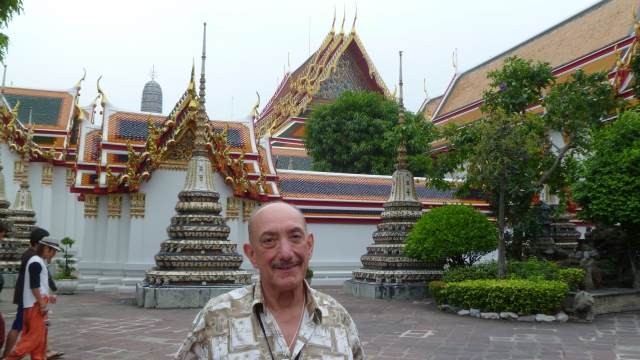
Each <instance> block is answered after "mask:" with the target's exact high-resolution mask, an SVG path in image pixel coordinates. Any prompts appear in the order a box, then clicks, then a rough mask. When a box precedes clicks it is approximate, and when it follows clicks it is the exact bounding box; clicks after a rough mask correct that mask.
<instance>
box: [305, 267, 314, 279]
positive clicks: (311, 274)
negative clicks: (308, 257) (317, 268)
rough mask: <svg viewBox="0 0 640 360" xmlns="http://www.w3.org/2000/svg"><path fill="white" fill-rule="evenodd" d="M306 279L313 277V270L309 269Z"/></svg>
mask: <svg viewBox="0 0 640 360" xmlns="http://www.w3.org/2000/svg"><path fill="white" fill-rule="evenodd" d="M305 277H308V278H310V277H313V270H311V268H307V273H306V274H305Z"/></svg>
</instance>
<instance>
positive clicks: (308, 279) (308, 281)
mask: <svg viewBox="0 0 640 360" xmlns="http://www.w3.org/2000/svg"><path fill="white" fill-rule="evenodd" d="M304 279H305V280H307V284H309V286H311V279H313V276H311V277H308V278H304Z"/></svg>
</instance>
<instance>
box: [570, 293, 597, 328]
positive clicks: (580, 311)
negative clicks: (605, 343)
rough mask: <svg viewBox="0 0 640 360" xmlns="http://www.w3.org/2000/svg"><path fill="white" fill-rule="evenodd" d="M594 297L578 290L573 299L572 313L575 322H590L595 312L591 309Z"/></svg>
mask: <svg viewBox="0 0 640 360" xmlns="http://www.w3.org/2000/svg"><path fill="white" fill-rule="evenodd" d="M594 303H595V299H594V298H593V296H591V294H589V293H588V292H585V291H580V292H579V293H577V294H576V297H575V298H574V300H573V314H574V315H575V319H576V321H577V322H592V321H593V319H594V318H595V316H596V314H595V312H594V311H593V304H594Z"/></svg>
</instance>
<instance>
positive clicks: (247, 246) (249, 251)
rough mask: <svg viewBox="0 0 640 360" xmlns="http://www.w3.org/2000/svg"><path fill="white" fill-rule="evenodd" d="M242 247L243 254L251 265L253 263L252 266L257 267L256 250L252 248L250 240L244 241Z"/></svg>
mask: <svg viewBox="0 0 640 360" xmlns="http://www.w3.org/2000/svg"><path fill="white" fill-rule="evenodd" d="M242 248H243V249H244V254H245V255H246V256H247V258H249V261H251V265H253V268H254V269H257V268H258V262H257V261H256V252H255V251H254V250H253V245H251V242H246V243H244V245H243V247H242Z"/></svg>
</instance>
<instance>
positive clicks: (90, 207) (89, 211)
mask: <svg viewBox="0 0 640 360" xmlns="http://www.w3.org/2000/svg"><path fill="white" fill-rule="evenodd" d="M99 199H100V197H99V196H98V195H96V194H85V195H84V217H85V218H94V217H98V200H99Z"/></svg>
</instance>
